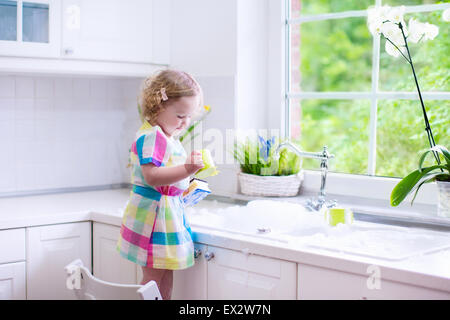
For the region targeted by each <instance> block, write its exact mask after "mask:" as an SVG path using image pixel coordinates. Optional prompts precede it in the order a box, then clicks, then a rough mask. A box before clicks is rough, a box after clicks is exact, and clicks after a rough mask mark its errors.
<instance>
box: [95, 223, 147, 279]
mask: <svg viewBox="0 0 450 320" xmlns="http://www.w3.org/2000/svg"><path fill="white" fill-rule="evenodd" d="M119 233H120V227H116V226H111V225H107V224H103V223H98V222H94V229H93V239H94V243H93V250H94V255H93V256H94V271H93V272H94V275H95V276H96V277H97V278H99V279H101V280H105V281H109V282H114V283H122V284H138V283H139V281H138V279H137V270H136V268H137V267H138V266H137V265H136V264H135V263H133V262H131V261H129V260H127V259H124V258H122V257H121V256H120V254H119V252H117V250H116V245H117V239H119ZM139 280H140V279H139Z"/></svg>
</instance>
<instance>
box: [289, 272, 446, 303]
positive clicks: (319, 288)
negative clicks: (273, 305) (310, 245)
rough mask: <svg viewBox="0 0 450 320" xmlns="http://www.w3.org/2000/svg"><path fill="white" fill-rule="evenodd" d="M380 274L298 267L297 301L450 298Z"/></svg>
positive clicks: (435, 291) (442, 293)
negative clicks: (365, 274)
mask: <svg viewBox="0 0 450 320" xmlns="http://www.w3.org/2000/svg"><path fill="white" fill-rule="evenodd" d="M379 271H380V272H379V273H375V272H373V273H370V274H367V276H363V275H360V274H354V273H348V272H343V271H338V270H333V269H328V268H322V267H317V266H311V265H306V264H298V285H297V287H298V299H306V300H309V299H313V300H316V299H321V300H341V299H343V300H344V299H345V300H361V299H363V300H366V299H383V300H385V299H395V300H400V299H408V300H416V299H417V300H427V299H433V300H434V299H450V292H444V291H438V290H432V289H428V288H423V287H418V286H414V285H409V284H405V283H400V282H395V281H390V280H385V279H383V272H382V269H380V270H379ZM378 275H379V277H378ZM374 277H377V278H374Z"/></svg>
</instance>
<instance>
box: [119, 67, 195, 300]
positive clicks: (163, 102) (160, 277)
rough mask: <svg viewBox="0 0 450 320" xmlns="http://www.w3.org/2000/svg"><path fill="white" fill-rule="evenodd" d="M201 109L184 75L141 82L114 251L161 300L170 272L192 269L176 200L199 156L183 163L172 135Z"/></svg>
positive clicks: (191, 251)
mask: <svg viewBox="0 0 450 320" xmlns="http://www.w3.org/2000/svg"><path fill="white" fill-rule="evenodd" d="M202 103H203V93H202V90H201V88H200V86H199V84H198V83H197V81H195V80H194V78H193V77H191V76H190V75H189V74H187V73H185V72H181V71H175V70H164V71H160V72H159V73H157V74H156V75H155V76H153V77H150V78H148V79H146V80H145V83H144V88H143V90H142V99H141V106H142V113H143V116H144V118H145V119H146V120H145V121H144V123H143V125H142V127H141V128H140V129H139V130H138V132H137V134H136V140H135V141H134V143H133V144H132V147H131V164H132V184H133V189H132V191H131V193H130V199H129V202H128V205H127V207H126V209H125V212H124V216H123V219H122V226H121V228H120V236H119V240H118V242H117V250H118V251H119V253H120V255H121V256H122V257H124V258H126V259H128V260H131V261H133V262H134V263H137V264H139V265H140V266H141V267H142V272H143V279H142V281H141V284H145V283H147V282H148V281H150V280H154V281H156V283H157V284H158V287H159V289H160V291H161V295H162V297H163V299H170V297H171V292H172V283H173V270H180V269H185V268H188V267H191V266H192V265H193V264H194V244H193V242H192V237H191V229H190V227H189V224H188V223H187V221H186V219H185V215H184V205H183V200H182V197H181V195H182V193H183V191H184V190H185V189H187V188H188V187H189V176H190V175H193V174H194V173H195V172H197V171H198V170H199V169H201V168H202V167H203V163H202V156H201V153H200V152H199V151H192V153H191V155H190V157H189V158H188V159H187V156H186V152H185V150H184V148H183V146H182V145H181V143H180V141H179V140H178V139H177V138H176V135H177V134H178V133H180V131H181V130H183V129H184V128H186V127H187V126H189V123H190V120H191V116H192V115H193V114H194V112H195V111H196V110H197V108H198V107H199V106H200V105H201V104H202Z"/></svg>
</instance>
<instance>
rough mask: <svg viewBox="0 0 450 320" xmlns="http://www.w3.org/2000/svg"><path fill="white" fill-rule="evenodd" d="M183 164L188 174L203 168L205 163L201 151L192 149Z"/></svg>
mask: <svg viewBox="0 0 450 320" xmlns="http://www.w3.org/2000/svg"><path fill="white" fill-rule="evenodd" d="M184 166H185V167H186V170H187V171H188V172H189V174H194V173H196V172H197V171H198V170H200V169H201V168H203V167H204V166H205V165H204V164H203V160H202V153H201V152H200V151H195V150H194V151H192V152H191V155H190V156H189V157H188V158H187V160H186V163H185V164H184Z"/></svg>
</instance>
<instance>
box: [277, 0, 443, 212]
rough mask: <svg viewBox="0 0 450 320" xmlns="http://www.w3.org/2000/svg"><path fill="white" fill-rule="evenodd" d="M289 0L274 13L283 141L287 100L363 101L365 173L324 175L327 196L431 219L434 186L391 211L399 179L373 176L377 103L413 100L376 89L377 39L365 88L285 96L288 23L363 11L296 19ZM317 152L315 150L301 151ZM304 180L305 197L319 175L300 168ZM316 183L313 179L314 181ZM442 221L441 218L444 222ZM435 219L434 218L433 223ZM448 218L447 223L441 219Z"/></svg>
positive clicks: (412, 95)
mask: <svg viewBox="0 0 450 320" xmlns="http://www.w3.org/2000/svg"><path fill="white" fill-rule="evenodd" d="M290 3H291V1H290V0H285V1H284V4H283V6H284V8H283V9H282V10H284V12H283V11H282V12H280V13H281V16H282V20H284V30H283V32H282V33H283V35H282V39H283V45H284V48H283V53H284V56H283V59H282V63H281V72H282V74H283V78H284V79H283V80H284V81H283V85H282V87H283V92H284V101H283V103H282V105H283V107H282V109H283V110H282V111H281V122H280V124H281V125H280V127H281V130H282V133H283V135H284V137H288V138H289V137H290V131H291V128H290V117H291V112H290V107H291V106H290V102H291V100H293V99H299V100H302V99H340V100H356V99H365V100H369V101H370V104H371V107H370V108H371V109H370V125H369V132H370V134H369V159H368V171H367V173H366V174H365V175H358V174H349V173H338V172H329V173H328V181H327V186H326V191H327V193H330V194H331V195H332V196H335V195H337V196H338V197H339V196H341V197H343V198H347V197H356V198H361V199H370V200H374V201H375V202H377V203H378V206H379V207H383V209H384V210H386V209H388V210H390V211H392V212H394V211H397V212H398V214H400V215H402V216H404V215H407V214H408V213H409V212H414V216H415V217H417V215H416V213H421V214H425V215H426V216H428V217H429V216H435V212H436V211H435V210H436V207H437V206H436V204H437V186H436V184H435V183H431V184H427V185H424V186H423V187H422V188H421V192H419V193H418V196H417V198H416V200H415V202H414V203H415V205H414V206H413V207H411V206H410V203H409V201H408V198H407V199H406V200H405V201H404V202H403V203H402V204H401V205H400V206H399V207H397V208H393V207H390V205H389V196H390V192H391V190H392V189H393V187H394V186H395V185H396V184H397V183H398V181H399V180H400V179H399V178H393V177H392V178H391V177H381V176H376V175H375V169H376V130H377V109H378V101H379V100H416V99H418V94H417V92H402V91H380V90H379V89H378V83H379V71H380V69H379V67H380V35H376V36H373V40H372V75H371V90H370V91H363V92H361V91H357V92H351V91H349V92H327V91H323V92H291V91H290V88H291V85H290V84H291V79H290V77H291V54H290V51H291V34H290V28H291V26H292V25H296V26H297V25H299V24H301V23H304V22H312V21H321V20H330V19H344V18H351V17H365V18H367V11H366V10H357V11H344V12H335V13H324V14H314V15H300V16H299V17H297V18H291V17H290V12H291V8H290ZM373 5H374V6H381V5H382V0H374V3H373ZM447 8H450V3H443V4H426V5H418V6H405V9H406V10H405V13H417V12H431V11H438V10H444V9H447ZM422 96H423V99H424V100H450V92H429V91H428V92H422ZM307 151H318V150H307ZM305 172H306V178H305V182H304V191H306V192H307V193H314V192H317V191H318V190H319V189H318V188H319V187H318V185H319V183H318V181H319V179H320V178H319V175H320V173H319V172H318V171H316V170H305ZM316 180H317V181H316ZM444 219H445V218H444ZM439 220H440V219H439ZM447 220H448V219H447Z"/></svg>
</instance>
